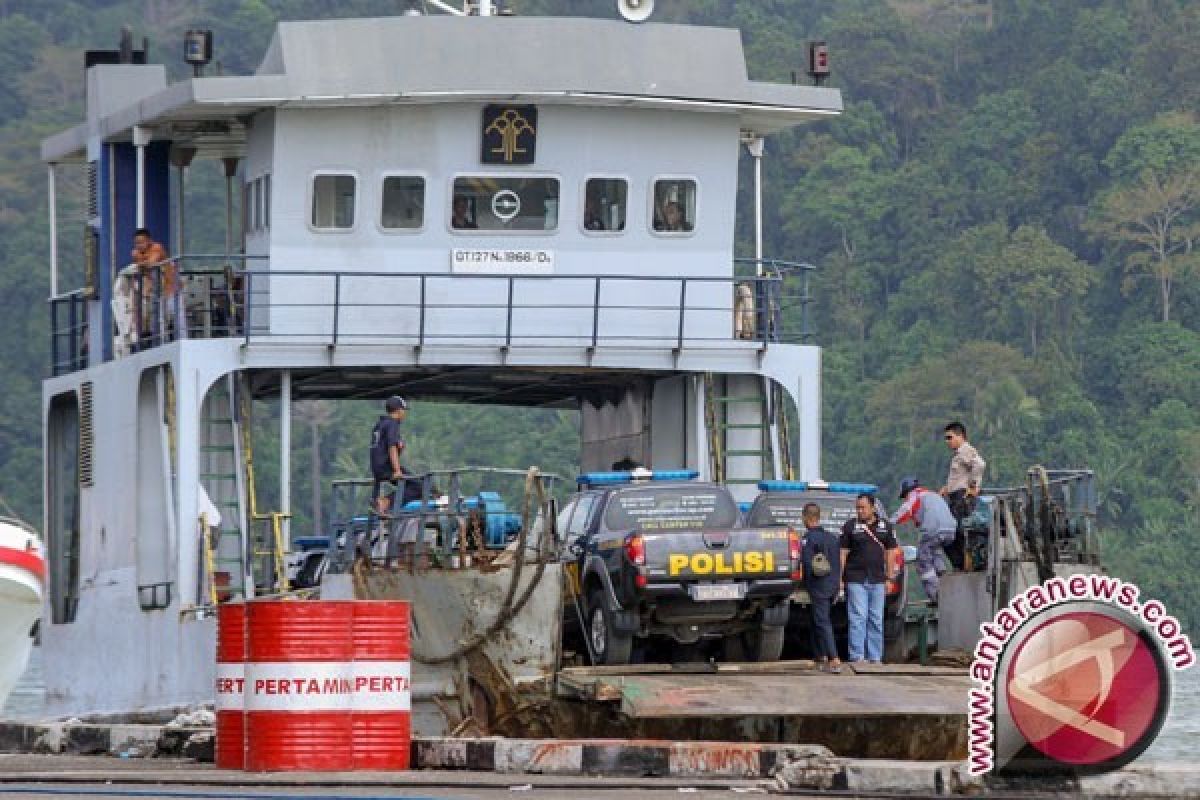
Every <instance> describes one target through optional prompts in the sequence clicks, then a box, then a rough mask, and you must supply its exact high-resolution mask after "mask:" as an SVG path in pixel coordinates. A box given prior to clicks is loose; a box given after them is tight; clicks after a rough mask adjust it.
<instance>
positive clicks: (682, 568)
mask: <svg viewBox="0 0 1200 800" xmlns="http://www.w3.org/2000/svg"><path fill="white" fill-rule="evenodd" d="M642 538H643V540H644V542H645V547H646V572H647V574H648V575H649V577H650V579H651V580H655V579H658V580H662V579H664V578H665V579H667V580H681V581H692V580H704V581H726V580H729V581H733V580H739V581H741V580H755V579H765V578H772V579H779V578H780V577H787V576H788V575H790V574H791V571H792V564H791V560H790V558H789V553H788V533H787V531H786V530H758V529H753V528H737V529H733V530H721V531H696V530H691V531H671V532H669V533H665V532H655V533H643V534H642Z"/></svg>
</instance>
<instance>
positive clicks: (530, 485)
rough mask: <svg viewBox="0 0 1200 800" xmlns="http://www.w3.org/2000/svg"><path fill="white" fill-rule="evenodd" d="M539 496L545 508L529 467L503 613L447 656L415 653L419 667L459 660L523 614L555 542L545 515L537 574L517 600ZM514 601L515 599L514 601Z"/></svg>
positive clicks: (535, 474)
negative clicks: (549, 545) (549, 546)
mask: <svg viewBox="0 0 1200 800" xmlns="http://www.w3.org/2000/svg"><path fill="white" fill-rule="evenodd" d="M535 494H536V495H537V501H538V502H537V508H539V509H544V508H546V490H545V487H544V486H543V485H542V480H541V473H540V472H539V470H538V468H537V467H530V468H529V472H527V473H526V475H525V503H524V508H523V509H522V513H521V532H520V534H519V535H518V537H517V553H516V561H514V563H513V569H512V578H511V580H509V582H508V591H507V592H506V593H505V595H504V602H502V603H501V604H500V612H499V613H498V614H497V615H496V619H494V620H493V621H492V624H491V625H489V626H488V627H487V629H486V630H484V631H482V632H481V633H477V634H475V635H474V636H472V637H471V638H470V639H468V640H467V641H465V642H463V643H462V644H460V645H459V646H458V647H456V648H455V649H454V650H452V651H451V652H449V653H446V654H445V655H440V656H434V657H428V656H420V655H417V654H416V653H415V652H414V653H413V654H412V659H413V661H416V662H417V663H420V664H428V665H431V666H436V665H438V664H446V663H449V662H451V661H456V660H458V659H460V658H462V657H463V656H465V655H467V654H468V653H470V652H472V651H474V650H477V649H478V648H479V647H480V646H481V645H482V644H483V643H484V642H486V641H487V640H488V639H490V638H491V637H492V636H493V635H495V634H496V633H497V632H498V631H499V630H500V629H502V628H503V627H504V626H506V625H507V624H508V623H509V622H510V621H512V618H513V617H515V616H516V615H517V614H519V613H521V610H522V609H524V608H525V604H526V603H528V602H529V598H530V597H532V596H533V590H534V589H536V588H537V586H538V584H539V583H541V580H542V576H543V575H544V574H545V572H546V563H547V558H546V556H547V553H546V546H545V543H546V542H547V541H550V540H552V539H553V538H554V537H553V535H552V527H551V526H553V524H554V520H553V519H551V518H550V515H549V514H546V515H545V520H546V521H545V526H544V529H543V531H542V538H541V541H540V542H539V547H538V566H537V572H536V573H535V574H534V576H533V579H532V580H531V581H530V582H529V585H528V586H526V587H525V590H524V591H523V592H522V593H521V595H520V597H517V587H518V586H519V585H520V580H521V573H522V572H523V571H524V567H525V545H526V543H527V542H528V539H529V530H530V529H531V528H532V527H533V522H534V519H535V518H536V515H535V514H534V513H533V507H532V504H531V499H532V497H533V495H535ZM514 598H516V600H515V602H514Z"/></svg>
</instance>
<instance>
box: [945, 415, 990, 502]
mask: <svg viewBox="0 0 1200 800" xmlns="http://www.w3.org/2000/svg"><path fill="white" fill-rule="evenodd" d="M943 434H944V438H945V440H946V446H947V447H949V448H950V452H952V453H954V455H953V456H952V457H951V459H950V473H949V474H948V475H947V476H946V485H945V486H943V487H942V490H941V495H942V497H944V498H946V502H947V503H948V504H949V506H950V511H951V512H952V513H953V514H954V517H955V519H957V520H959V521H961V520H962V519H963V518H964V517H967V516H969V515H970V513H971V512H972V511H973V510H974V509H975V498H976V497H978V496H979V487H980V486H982V485H983V471H984V469H986V468H987V462H986V461H984V460H983V457H982V456H981V455H979V451H978V450H976V449H975V448H974V447H972V446H971V443H970V442H968V441H967V429H966V427H965V426H964V425H963V424H962V423H961V422H951V423H950V424H949V425H947V426H946V427H945V429H944V431H943Z"/></svg>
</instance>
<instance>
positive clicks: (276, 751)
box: [245, 600, 356, 772]
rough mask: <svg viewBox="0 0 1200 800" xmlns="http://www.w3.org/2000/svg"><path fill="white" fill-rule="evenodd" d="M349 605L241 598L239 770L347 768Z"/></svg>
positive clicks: (351, 617) (350, 667)
mask: <svg viewBox="0 0 1200 800" xmlns="http://www.w3.org/2000/svg"><path fill="white" fill-rule="evenodd" d="M355 605H356V603H354V602H350V601H309V602H299V601H294V600H293V601H287V600H283V601H266V600H264V601H251V602H249V603H247V604H246V627H247V631H248V636H247V647H246V656H247V658H246V662H247V663H246V684H245V688H246V693H245V698H246V769H248V770H251V771H254V772H267V771H279V770H349V769H353V766H354V761H353V748H352V725H351V705H352V698H353V696H354V694H355V692H354V674H353V661H354V648H353V642H352V637H351V636H350V635H348V634H349V632H350V631H351V629H352V628H353V626H354V607H355Z"/></svg>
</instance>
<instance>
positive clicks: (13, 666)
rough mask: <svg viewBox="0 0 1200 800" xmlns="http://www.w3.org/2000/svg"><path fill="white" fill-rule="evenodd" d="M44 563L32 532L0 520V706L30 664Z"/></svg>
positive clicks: (43, 578) (20, 523)
mask: <svg viewBox="0 0 1200 800" xmlns="http://www.w3.org/2000/svg"><path fill="white" fill-rule="evenodd" d="M45 584H46V561H45V558H44V555H43V553H42V543H41V539H40V538H39V537H38V535H37V533H36V532H35V531H34V530H33V528H31V527H29V526H28V525H26V524H25V523H23V522H20V521H18V520H13V519H8V518H3V517H0V706H3V705H4V701H5V699H6V698H7V697H8V695H9V693H10V692H11V691H12V690H13V687H14V686H15V685H16V683H17V680H18V679H20V677H21V674H22V673H23V672H24V671H25V667H26V666H27V665H28V664H29V653H30V651H31V650H32V649H33V645H34V642H35V640H36V638H37V634H38V619H39V618H40V617H41V614H42V603H43V600H44V599H45Z"/></svg>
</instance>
